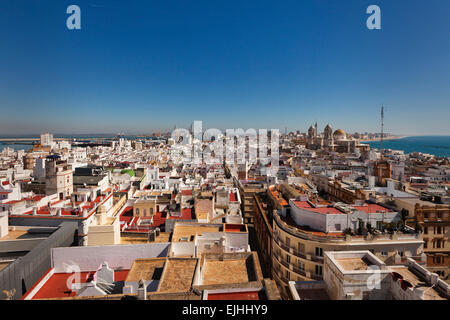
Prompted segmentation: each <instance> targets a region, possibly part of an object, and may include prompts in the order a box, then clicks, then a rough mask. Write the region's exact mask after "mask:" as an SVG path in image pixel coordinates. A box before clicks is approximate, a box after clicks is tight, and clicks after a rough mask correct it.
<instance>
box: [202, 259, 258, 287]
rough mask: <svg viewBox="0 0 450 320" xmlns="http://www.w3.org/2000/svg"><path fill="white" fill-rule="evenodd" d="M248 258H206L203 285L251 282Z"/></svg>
mask: <svg viewBox="0 0 450 320" xmlns="http://www.w3.org/2000/svg"><path fill="white" fill-rule="evenodd" d="M249 281H250V280H249V271H248V268H247V260H246V259H226V260H209V259H208V260H205V262H204V264H203V272H202V282H201V284H202V285H213V284H229V283H242V282H249Z"/></svg>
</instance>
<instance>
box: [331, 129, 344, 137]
mask: <svg viewBox="0 0 450 320" xmlns="http://www.w3.org/2000/svg"><path fill="white" fill-rule="evenodd" d="M333 137H334V138H335V139H345V137H346V133H345V131H344V130H342V129H337V130H336V131H335V132H334V133H333Z"/></svg>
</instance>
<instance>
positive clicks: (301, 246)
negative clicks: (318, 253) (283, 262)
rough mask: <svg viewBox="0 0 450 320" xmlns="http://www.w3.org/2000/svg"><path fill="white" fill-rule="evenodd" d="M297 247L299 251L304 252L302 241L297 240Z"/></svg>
mask: <svg viewBox="0 0 450 320" xmlns="http://www.w3.org/2000/svg"><path fill="white" fill-rule="evenodd" d="M297 247H298V251H299V252H302V253H303V252H305V245H304V244H303V243H300V242H299V243H298V246H297Z"/></svg>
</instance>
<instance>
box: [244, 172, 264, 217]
mask: <svg viewBox="0 0 450 320" xmlns="http://www.w3.org/2000/svg"><path fill="white" fill-rule="evenodd" d="M238 185H239V192H240V196H241V201H242V214H243V216H244V223H250V224H253V223H254V217H255V214H256V204H255V200H254V198H253V195H255V194H259V193H264V192H266V189H267V185H266V183H265V182H263V181H247V180H239V184H238Z"/></svg>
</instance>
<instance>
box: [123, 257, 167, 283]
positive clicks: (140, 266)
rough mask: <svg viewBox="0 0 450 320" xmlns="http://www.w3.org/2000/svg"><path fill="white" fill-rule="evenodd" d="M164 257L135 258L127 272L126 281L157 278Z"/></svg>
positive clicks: (159, 275) (161, 268)
mask: <svg viewBox="0 0 450 320" xmlns="http://www.w3.org/2000/svg"><path fill="white" fill-rule="evenodd" d="M165 261H166V258H150V259H136V260H134V262H133V265H132V266H131V269H130V271H129V272H128V275H127V278H126V279H125V281H126V282H138V281H139V280H141V279H144V280H159V279H160V278H161V274H162V270H163V267H164V263H165Z"/></svg>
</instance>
